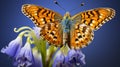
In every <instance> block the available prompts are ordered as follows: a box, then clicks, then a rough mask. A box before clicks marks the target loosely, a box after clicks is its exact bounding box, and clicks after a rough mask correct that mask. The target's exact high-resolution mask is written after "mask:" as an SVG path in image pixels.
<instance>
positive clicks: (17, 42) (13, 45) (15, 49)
mask: <svg viewBox="0 0 120 67" xmlns="http://www.w3.org/2000/svg"><path fill="white" fill-rule="evenodd" d="M21 47H22V37H20V36H18V37H17V38H16V39H14V40H12V41H11V42H10V43H9V44H8V46H6V48H2V49H1V52H2V53H5V54H7V55H9V56H11V57H15V56H16V55H17V54H18V53H19V51H20V49H21Z"/></svg>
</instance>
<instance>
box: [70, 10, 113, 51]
mask: <svg viewBox="0 0 120 67" xmlns="http://www.w3.org/2000/svg"><path fill="white" fill-rule="evenodd" d="M114 15H115V10H113V9H111V8H96V9H92V10H88V11H84V12H80V13H78V14H76V15H74V16H73V17H72V18H71V19H72V20H73V22H74V23H73V25H72V29H71V32H70V35H71V36H70V37H71V39H70V46H71V48H75V49H77V48H83V47H85V46H87V45H88V44H89V43H90V42H91V41H92V40H93V35H94V34H93V31H94V30H97V29H99V28H100V27H101V26H102V25H103V24H104V23H105V22H107V21H109V20H110V19H112V18H113V17H114Z"/></svg>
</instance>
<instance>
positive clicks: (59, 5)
mask: <svg viewBox="0 0 120 67" xmlns="http://www.w3.org/2000/svg"><path fill="white" fill-rule="evenodd" d="M54 3H55V4H56V5H58V6H59V7H60V8H61V9H63V10H64V11H66V10H65V9H64V8H63V7H62V6H61V5H60V4H59V3H58V2H57V1H56V0H54Z"/></svg>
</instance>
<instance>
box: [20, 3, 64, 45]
mask: <svg viewBox="0 0 120 67" xmlns="http://www.w3.org/2000/svg"><path fill="white" fill-rule="evenodd" d="M22 12H23V14H24V15H26V16H27V17H29V18H30V19H31V20H32V21H33V22H34V24H35V25H36V26H38V27H40V28H41V31H40V32H41V34H40V35H41V36H42V37H43V38H44V39H45V40H47V41H48V42H49V43H51V44H55V45H60V44H62V34H61V33H62V31H60V29H59V28H60V27H61V25H60V22H61V20H62V16H61V15H60V14H59V13H57V12H54V11H52V10H49V9H47V8H43V7H41V6H37V5H33V4H25V5H23V6H22Z"/></svg>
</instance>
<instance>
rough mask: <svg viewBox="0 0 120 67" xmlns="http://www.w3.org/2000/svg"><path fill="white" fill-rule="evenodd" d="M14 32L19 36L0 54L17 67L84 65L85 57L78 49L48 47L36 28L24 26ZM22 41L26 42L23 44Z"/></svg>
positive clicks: (65, 46)
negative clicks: (9, 59) (8, 58)
mask: <svg viewBox="0 0 120 67" xmlns="http://www.w3.org/2000/svg"><path fill="white" fill-rule="evenodd" d="M14 31H15V32H16V33H19V35H18V36H17V38H16V39H14V40H12V41H11V42H10V43H9V44H8V46H6V47H5V48H2V49H1V52H2V53H5V54H7V55H9V56H10V57H12V58H13V60H14V63H13V64H14V65H15V66H17V67H77V66H82V65H84V64H85V55H84V54H83V53H82V52H81V50H80V49H79V50H77V49H76V50H75V49H70V48H69V47H68V46H67V45H64V46H63V47H61V48H60V47H55V46H53V45H49V43H47V41H45V40H43V39H42V38H41V37H40V36H39V35H40V28H38V27H34V28H33V29H32V28H30V27H26V26H24V27H21V28H19V29H16V28H15V29H14ZM23 37H24V38H26V39H23ZM23 40H26V43H25V44H23Z"/></svg>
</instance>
